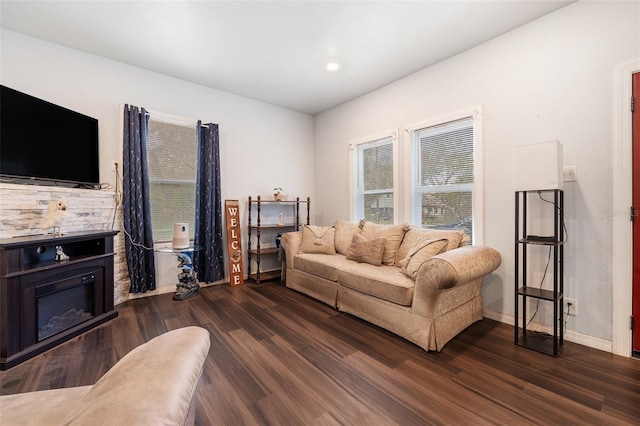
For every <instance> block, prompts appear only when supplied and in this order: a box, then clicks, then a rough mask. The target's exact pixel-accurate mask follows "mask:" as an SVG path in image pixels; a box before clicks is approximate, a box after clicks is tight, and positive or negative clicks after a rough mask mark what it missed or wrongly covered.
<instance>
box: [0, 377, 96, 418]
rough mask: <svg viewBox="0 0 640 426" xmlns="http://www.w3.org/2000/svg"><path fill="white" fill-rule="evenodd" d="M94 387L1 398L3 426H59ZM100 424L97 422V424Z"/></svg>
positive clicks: (37, 392) (54, 390) (79, 387)
mask: <svg viewBox="0 0 640 426" xmlns="http://www.w3.org/2000/svg"><path fill="white" fill-rule="evenodd" d="M90 390H91V386H78V387H73V388H62V389H49V390H43V391H36V392H26V393H19V394H15V395H3V396H0V410H1V411H2V414H1V415H0V423H2V424H3V425H59V424H62V420H64V418H65V417H66V416H67V414H69V412H70V411H71V410H73V408H75V406H76V405H78V402H79V401H80V400H81V399H82V397H83V396H85V395H86V394H87V392H89V391H90ZM96 424H97V422H96Z"/></svg>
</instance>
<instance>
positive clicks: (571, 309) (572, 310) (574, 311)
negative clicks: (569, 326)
mask: <svg viewBox="0 0 640 426" xmlns="http://www.w3.org/2000/svg"><path fill="white" fill-rule="evenodd" d="M569 304H571V306H569ZM564 312H565V313H566V312H568V313H569V316H570V317H575V316H577V315H578V301H577V300H576V299H571V298H569V297H565V298H564Z"/></svg>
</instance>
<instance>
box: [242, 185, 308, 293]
mask: <svg viewBox="0 0 640 426" xmlns="http://www.w3.org/2000/svg"><path fill="white" fill-rule="evenodd" d="M301 205H302V206H305V205H306V213H307V219H306V222H305V223H306V224H307V225H309V224H310V211H311V198H310V197H307V199H306V200H300V197H297V198H296V199H295V200H293V201H275V200H263V199H262V197H261V196H259V195H258V196H257V197H256V198H255V199H253V198H252V197H251V196H249V199H248V215H247V218H248V219H247V229H248V233H249V239H248V249H247V276H248V277H249V279H252V280H254V281H255V282H256V283H258V284H259V283H261V282H264V281H272V280H277V279H281V278H282V268H281V267H280V268H273V269H269V270H262V269H261V267H260V263H261V261H262V260H263V259H262V257H263V256H273V255H278V256H281V255H282V253H281V250H280V248H278V247H271V246H268V247H263V245H264V241H263V240H262V239H263V238H265V237H266V238H272V239H273V240H274V241H275V238H276V236H277V234H278V233H286V232H292V231H298V230H299V229H300V226H301V225H303V223H301V222H300V214H301V210H300V209H301ZM274 207H279V208H281V210H280V211H281V212H282V213H283V215H284V213H285V212H286V213H288V214H290V216H289V215H288V216H287V217H288V218H289V217H291V218H293V222H286V223H282V224H276V223H272V222H273V221H274V220H275V219H276V218H277V214H278V212H276V215H275V216H274V211H275V209H274ZM254 209H255V211H254ZM263 209H266V210H268V211H267V212H266V214H267V215H268V216H265V214H264V212H263ZM254 213H255V216H254ZM254 217H255V221H254ZM266 217H268V218H269V219H270V221H269V222H270V223H264V222H265V218H266ZM253 237H255V239H253ZM253 262H255V269H253V268H252V263H253Z"/></svg>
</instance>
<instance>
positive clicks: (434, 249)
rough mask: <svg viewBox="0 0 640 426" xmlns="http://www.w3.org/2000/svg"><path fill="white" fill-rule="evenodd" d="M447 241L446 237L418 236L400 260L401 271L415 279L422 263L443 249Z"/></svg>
mask: <svg viewBox="0 0 640 426" xmlns="http://www.w3.org/2000/svg"><path fill="white" fill-rule="evenodd" d="M448 243H449V241H448V240H447V239H446V238H431V239H429V238H424V237H423V238H419V239H418V241H416V243H415V244H414V246H413V247H412V248H411V250H409V254H408V255H407V257H405V258H404V259H402V260H401V261H400V268H401V269H402V272H404V273H405V274H407V275H408V276H410V277H411V278H413V279H414V280H415V279H416V277H417V276H418V269H420V267H421V266H422V264H423V263H424V262H426V261H427V260H429V259H431V258H432V257H433V256H435V255H436V254H439V253H442V252H443V251H445V249H446V248H447V244H448Z"/></svg>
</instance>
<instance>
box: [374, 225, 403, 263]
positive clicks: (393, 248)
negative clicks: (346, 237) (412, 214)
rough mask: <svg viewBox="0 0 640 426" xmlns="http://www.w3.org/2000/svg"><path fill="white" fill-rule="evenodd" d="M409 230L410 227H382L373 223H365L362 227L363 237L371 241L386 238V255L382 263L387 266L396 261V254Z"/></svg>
mask: <svg viewBox="0 0 640 426" xmlns="http://www.w3.org/2000/svg"><path fill="white" fill-rule="evenodd" d="M408 229H409V225H406V224H405V225H380V224H377V223H373V222H365V224H364V226H363V227H362V236H363V237H365V238H368V239H370V240H372V239H375V238H384V239H385V240H386V243H385V246H384V255H383V258H382V263H384V264H385V265H393V264H394V262H395V260H396V252H397V251H398V247H400V243H402V239H403V238H404V234H405V232H407V230H408Z"/></svg>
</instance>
